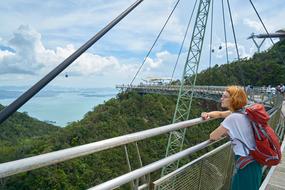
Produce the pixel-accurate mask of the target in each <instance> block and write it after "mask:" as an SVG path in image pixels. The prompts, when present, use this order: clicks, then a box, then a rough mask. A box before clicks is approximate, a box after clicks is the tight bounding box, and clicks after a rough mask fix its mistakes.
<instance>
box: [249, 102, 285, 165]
mask: <svg viewBox="0 0 285 190" xmlns="http://www.w3.org/2000/svg"><path fill="white" fill-rule="evenodd" d="M245 112H246V114H247V115H248V118H249V120H250V122H251V126H252V130H253V134H254V138H255V143H256V147H255V149H254V150H250V155H251V156H252V157H253V158H254V159H255V160H256V161H257V162H258V163H260V164H262V165H266V166H274V165H277V164H279V163H280V161H281V148H280V143H279V138H278V137H277V135H276V134H275V132H274V130H273V129H272V128H271V127H270V126H269V125H268V124H267V121H268V120H269V119H270V116H269V115H268V113H267V112H266V110H265V108H264V106H263V105H262V104H253V105H252V106H250V107H248V108H246V110H245Z"/></svg>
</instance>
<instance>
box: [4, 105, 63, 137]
mask: <svg viewBox="0 0 285 190" xmlns="http://www.w3.org/2000/svg"><path fill="white" fill-rule="evenodd" d="M3 108H4V106H2V105H0V110H2V109H3ZM59 129H60V128H59V127H56V126H53V125H50V124H47V123H45V122H42V121H39V120H38V119H35V118H31V117H29V116H28V115H27V114H26V113H20V112H16V113H14V114H13V115H12V116H11V117H9V119H7V120H6V121H5V122H3V123H2V124H0V131H1V133H0V141H7V142H10V143H16V142H17V141H19V140H20V139H22V138H26V137H36V136H42V135H47V134H50V133H53V132H55V131H58V130H59Z"/></svg>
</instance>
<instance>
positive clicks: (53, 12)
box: [0, 0, 285, 88]
mask: <svg viewBox="0 0 285 190" xmlns="http://www.w3.org/2000/svg"><path fill="white" fill-rule="evenodd" d="M176 1H177V0H144V1H143V2H142V3H141V4H140V5H139V6H138V7H137V8H135V9H134V10H133V11H132V12H131V13H130V14H129V15H127V16H126V17H125V18H124V19H123V20H122V21H121V22H120V23H118V24H117V25H116V26H115V27H114V28H112V29H111V30H110V31H109V32H108V33H107V34H105V35H104V36H103V37H102V38H101V39H100V40H99V41H98V42H97V43H95V44H94V45H93V46H92V47H91V48H89V49H88V51H87V52H85V53H84V54H82V55H81V56H80V58H78V59H77V60H76V61H75V62H74V63H72V64H71V65H70V66H69V67H68V68H66V70H64V71H63V72H62V73H61V74H60V75H59V76H58V77H56V79H55V80H53V81H52V82H51V83H50V84H49V85H51V86H62V87H84V88H93V87H95V88H97V87H115V85H118V84H129V83H130V82H131V81H132V79H133V78H134V76H135V74H136V72H137V71H138V69H139V67H140V66H141V64H142V62H143V60H144V58H145V56H146V55H147V53H148V51H149V50H150V48H151V46H152V44H153V43H154V41H155V39H156V37H157V35H158V34H159V32H160V30H161V28H162V27H163V25H164V23H165V21H166V19H167V17H168V15H169V14H170V12H171V10H172V9H173V7H174V5H175V3H176ZM134 2H135V0H92V1H90V0H76V1H75V0H65V1H58V0H45V1H38V0H27V1H23V0H9V1H3V2H2V3H1V4H0V23H1V25H0V86H32V85H33V84H34V83H36V82H37V81H39V80H40V79H41V78H42V77H44V76H45V75H46V74H47V73H49V72H50V71H51V70H52V69H53V68H55V67H56V66H57V65H59V64H60V63H61V62H62V61H63V60H65V59H66V58H67V57H68V56H69V55H71V54H72V53H73V52H74V51H76V50H77V49H78V48H79V47H80V46H82V45H83V44H84V43H85V42H86V41H88V40H89V39H90V38H91V37H93V36H94V35H95V34H96V33H97V32H99V31H100V30H101V29H102V28H103V27H104V26H106V25H107V24H108V23H109V22H111V21H112V20H113V19H114V18H116V16H118V15H119V14H120V13H121V12H122V11H124V10H125V9H126V8H127V7H129V6H130V5H131V4H132V3H134ZM224 2H226V0H225V1H224ZM230 3H231V10H232V16H233V22H234V27H235V32H236V37H237V43H238V48H239V52H240V56H241V57H242V58H245V57H251V56H252V55H253V54H254V53H255V52H256V47H255V45H254V43H253V42H252V40H248V39H247V38H248V37H249V36H250V34H251V33H255V34H261V33H265V31H264V29H263V27H262V25H261V23H260V22H259V20H258V17H257V15H256V14H255V12H254V10H253V8H252V7H251V5H250V3H249V1H246V0H243V1H242V3H241V0H231V1H230ZM253 3H254V5H255V7H256V9H257V10H258V12H259V14H260V16H261V18H262V20H263V22H264V23H265V25H266V28H267V29H268V31H269V32H275V31H277V30H279V29H282V28H285V24H284V22H283V20H284V18H285V3H284V1H283V0H270V1H268V0H258V1H257V0H253ZM193 7H194V1H189V0H180V2H179V4H178V6H177V8H176V9H175V11H174V13H173V15H172V16H171V18H170V20H169V23H168V24H167V25H166V27H165V29H164V30H163V32H162V33H161V36H160V38H159V39H158V41H157V43H156V44H155V46H154V48H153V50H152V51H151V53H150V55H149V57H148V58H147V59H146V61H145V63H144V65H143V66H142V69H141V70H140V72H139V73H138V75H137V77H136V79H135V81H134V84H138V83H140V82H142V79H145V78H148V77H171V76H172V72H173V69H174V66H175V63H176V59H177V55H178V52H179V48H180V46H181V42H182V40H183V37H184V33H185V30H186V26H187V23H188V20H189V18H190V14H191V12H192V9H193ZM225 8H227V7H226V4H225ZM213 10H214V11H213V32H212V39H213V40H212V48H210V28H211V27H210V23H211V22H210V21H211V17H210V16H211V13H210V14H209V19H208V21H209V22H208V25H207V30H206V37H205V40H204V46H203V51H202V55H201V61H200V65H199V71H201V70H203V69H206V68H208V67H210V66H213V65H215V64H218V65H220V64H224V63H226V54H225V41H224V30H223V21H222V14H221V13H222V9H221V0H217V1H214V5H213ZM194 13H195V12H194ZM195 15H196V14H194V16H193V18H192V22H191V23H194V20H195ZM225 16H226V30H227V39H228V40H227V45H228V47H229V58H230V61H232V60H236V59H237V56H236V52H235V44H234V39H233V34H232V32H231V25H230V22H229V14H228V12H227V9H226V12H225ZM192 29H193V24H192V25H190V28H189V33H188V35H187V37H186V40H185V44H184V46H183V49H182V54H181V56H180V59H179V61H178V66H177V68H176V70H175V72H174V79H180V78H181V76H182V72H183V67H184V63H185V60H186V56H187V52H188V47H189V44H190V39H191V34H192ZM257 41H258V40H257ZM275 41H276V40H275ZM271 45H272V44H271V43H270V41H269V40H266V41H265V43H264V44H263V46H262V50H265V49H267V48H269V47H270V46H271ZM220 46H221V49H219V47H220ZM211 49H213V51H211ZM210 54H211V59H212V62H211V63H210V61H209V57H210ZM66 76H68V77H66Z"/></svg>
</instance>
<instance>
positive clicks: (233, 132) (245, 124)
mask: <svg viewBox="0 0 285 190" xmlns="http://www.w3.org/2000/svg"><path fill="white" fill-rule="evenodd" d="M221 125H222V126H223V127H225V128H226V129H228V135H229V136H230V138H231V140H232V145H233V151H234V153H235V155H240V156H247V155H248V154H249V151H248V149H247V148H246V147H244V145H243V144H242V143H241V142H240V141H242V142H243V143H245V144H246V146H247V147H248V148H249V149H251V150H253V149H254V147H255V140H254V136H253V132H252V128H251V126H250V121H249V119H248V118H247V116H246V115H244V114H241V113H231V114H230V115H229V116H228V117H226V118H225V119H224V121H223V122H222V123H221ZM237 139H239V140H240V141H239V140H237Z"/></svg>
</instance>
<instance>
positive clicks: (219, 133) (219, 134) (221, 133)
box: [210, 125, 228, 141]
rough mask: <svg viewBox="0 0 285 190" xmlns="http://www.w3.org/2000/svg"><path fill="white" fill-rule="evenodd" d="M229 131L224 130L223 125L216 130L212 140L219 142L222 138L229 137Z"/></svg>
mask: <svg viewBox="0 0 285 190" xmlns="http://www.w3.org/2000/svg"><path fill="white" fill-rule="evenodd" d="M227 132H228V129H226V128H224V127H223V126H222V125H220V126H219V127H218V128H217V129H215V130H214V131H213V132H212V133H211V134H210V140H213V141H216V140H219V139H220V138H221V137H223V136H225V135H227Z"/></svg>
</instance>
